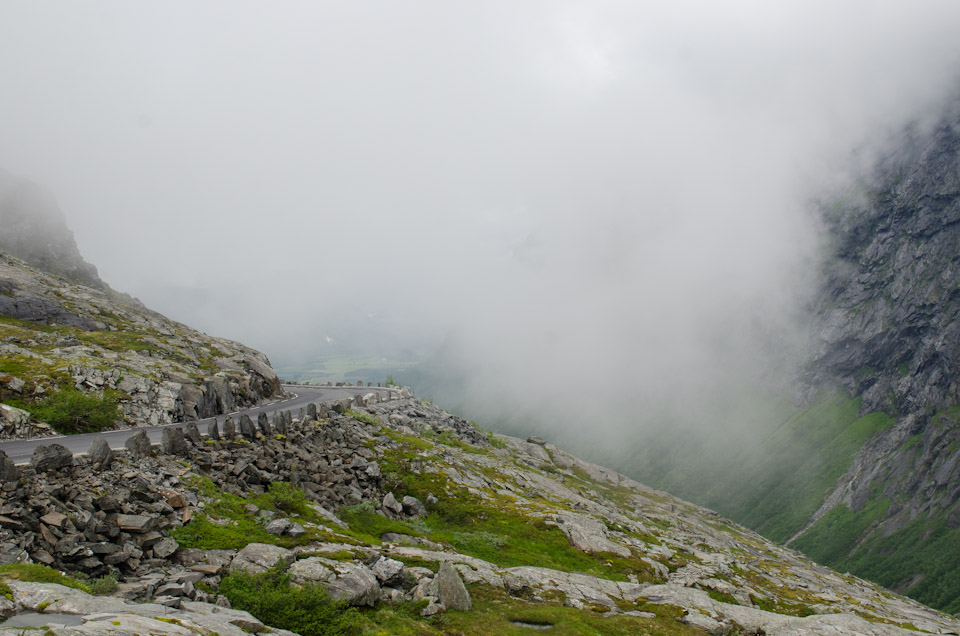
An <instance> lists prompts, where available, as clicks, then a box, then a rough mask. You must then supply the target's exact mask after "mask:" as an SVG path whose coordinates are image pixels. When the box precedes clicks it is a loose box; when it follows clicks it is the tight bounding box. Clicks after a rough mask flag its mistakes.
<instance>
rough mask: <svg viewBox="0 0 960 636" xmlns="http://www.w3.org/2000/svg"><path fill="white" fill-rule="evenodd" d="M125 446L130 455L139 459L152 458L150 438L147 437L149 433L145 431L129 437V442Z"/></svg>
mask: <svg viewBox="0 0 960 636" xmlns="http://www.w3.org/2000/svg"><path fill="white" fill-rule="evenodd" d="M123 445H124V447H126V449H127V451H128V452H129V453H130V455H132V456H133V457H135V458H137V459H139V458H141V457H149V456H150V438H149V437H148V436H147V432H146V431H145V430H143V429H141V430H139V431H137V432H136V433H134V434H133V435H131V436H130V437H128V438H127V441H126V442H124V443H123Z"/></svg>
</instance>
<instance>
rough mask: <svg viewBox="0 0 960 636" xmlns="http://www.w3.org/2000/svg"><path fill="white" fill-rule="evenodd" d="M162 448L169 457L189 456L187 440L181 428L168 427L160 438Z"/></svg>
mask: <svg viewBox="0 0 960 636" xmlns="http://www.w3.org/2000/svg"><path fill="white" fill-rule="evenodd" d="M160 448H161V449H163V452H164V453H166V454H167V455H179V456H184V455H186V454H187V440H186V438H185V437H184V436H183V429H182V428H180V427H179V426H167V427H165V428H164V429H163V434H162V435H161V436H160Z"/></svg>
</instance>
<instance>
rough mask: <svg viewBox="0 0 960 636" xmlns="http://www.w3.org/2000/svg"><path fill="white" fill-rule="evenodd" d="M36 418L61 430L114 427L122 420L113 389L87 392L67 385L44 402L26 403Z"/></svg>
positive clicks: (91, 431)
mask: <svg viewBox="0 0 960 636" xmlns="http://www.w3.org/2000/svg"><path fill="white" fill-rule="evenodd" d="M23 408H25V409H26V410H28V411H29V412H30V415H32V416H33V417H34V418H35V419H37V420H40V421H41V422H46V423H47V424H49V425H50V426H52V427H53V428H54V429H55V430H56V431H57V432H58V433H61V434H64V435H70V434H73V433H94V432H97V431H102V430H104V429H109V428H113V426H114V425H115V424H116V423H117V420H119V419H120V409H119V408H118V402H117V398H116V396H115V395H114V394H112V393H111V392H105V393H104V394H103V395H102V396H100V395H87V394H85V393H82V392H81V391H78V390H76V389H74V388H65V389H63V390H61V391H58V392H57V393H53V394H51V395H49V396H48V397H46V398H45V399H43V400H42V401H40V402H35V403H33V404H24V405H23Z"/></svg>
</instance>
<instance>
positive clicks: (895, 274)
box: [794, 104, 960, 611]
mask: <svg viewBox="0 0 960 636" xmlns="http://www.w3.org/2000/svg"><path fill="white" fill-rule="evenodd" d="M827 220H828V223H829V225H830V227H831V235H832V236H833V237H834V239H835V243H834V250H835V258H834V259H833V260H831V261H829V262H828V267H827V275H826V284H825V286H824V289H823V293H822V296H821V298H820V300H819V302H818V305H817V307H816V312H815V315H816V316H817V329H816V330H815V331H816V339H815V343H814V347H813V351H814V357H813V361H812V363H811V364H810V365H809V367H808V373H807V376H806V378H805V381H806V383H807V385H808V386H809V387H811V388H817V387H822V386H825V385H826V386H831V385H832V386H842V387H844V388H845V389H846V390H847V391H849V392H850V393H851V394H853V395H855V396H858V397H859V398H860V399H861V405H860V410H861V413H869V412H873V411H879V412H884V413H887V414H889V415H890V416H892V417H893V418H895V423H894V425H893V426H891V427H889V428H888V429H886V430H884V431H883V432H881V433H879V434H878V435H876V436H874V437H873V438H871V439H870V440H869V441H868V442H867V443H866V444H865V445H864V446H863V448H862V449H861V451H860V452H859V454H858V455H857V457H856V458H855V460H854V462H853V464H852V465H851V466H850V468H849V470H848V471H847V472H846V474H845V475H844V476H843V477H842V478H841V479H840V480H839V482H838V483H837V485H836V487H835V488H834V489H833V491H832V492H831V493H830V494H829V495H828V497H827V498H826V500H825V502H824V504H823V505H822V506H821V508H820V509H819V510H818V512H817V513H816V514H815V515H814V517H813V519H812V520H811V521H812V522H815V523H813V524H812V527H808V528H805V529H804V532H802V533H801V534H800V535H799V536H798V537H796V539H795V543H794V545H795V546H796V547H799V548H801V549H803V550H805V551H807V552H808V553H809V554H811V555H814V556H815V557H817V558H819V559H821V560H823V561H825V562H828V563H831V564H834V565H837V566H839V567H846V568H850V569H851V570H852V571H857V572H860V573H863V574H866V575H868V576H873V577H875V578H877V579H878V580H880V581H881V582H883V583H885V584H887V585H890V586H894V587H897V588H898V589H901V590H905V591H908V592H910V593H912V594H915V595H916V596H917V597H918V598H922V599H923V600H925V601H926V602H930V603H934V604H940V605H941V606H945V607H949V608H950V609H951V610H952V611H958V610H960V578H958V577H957V576H956V575H955V574H953V573H952V571H951V567H950V566H948V565H947V563H948V562H949V563H955V562H956V559H957V558H958V557H960V532H958V528H960V504H958V500H960V409H958V408H957V407H958V406H960V395H958V372H960V321H958V315H960V108H958V107H957V105H956V104H955V105H954V106H953V107H952V108H951V110H950V112H949V113H948V115H947V116H946V117H945V118H944V119H943V120H942V121H941V122H940V123H939V125H938V126H937V127H936V128H935V129H934V130H933V132H932V133H930V134H925V135H913V136H910V137H907V138H906V139H905V140H904V143H903V144H901V148H900V150H899V151H898V152H896V153H894V154H891V155H890V156H889V157H887V158H886V159H885V160H884V162H883V163H882V164H881V166H880V167H879V169H878V172H877V174H876V176H875V177H874V179H873V180H872V181H870V182H869V185H868V186H866V187H865V188H864V192H861V193H858V196H857V197H856V201H855V202H846V203H840V204H838V205H837V206H836V207H835V208H834V209H832V210H831V211H829V212H828V214H827Z"/></svg>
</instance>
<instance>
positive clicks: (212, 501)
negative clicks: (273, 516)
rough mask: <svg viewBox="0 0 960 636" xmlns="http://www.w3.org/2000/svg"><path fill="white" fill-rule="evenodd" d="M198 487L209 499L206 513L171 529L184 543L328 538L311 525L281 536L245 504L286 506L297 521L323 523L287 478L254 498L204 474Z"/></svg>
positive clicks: (234, 544) (238, 544) (239, 544)
mask: <svg viewBox="0 0 960 636" xmlns="http://www.w3.org/2000/svg"><path fill="white" fill-rule="evenodd" d="M196 487H197V490H198V492H200V493H201V494H202V495H203V496H204V497H205V498H206V499H208V500H209V501H208V502H207V505H206V508H205V512H204V513H203V514H199V515H197V516H196V517H194V518H193V520H192V521H190V523H188V524H186V525H184V526H182V527H180V528H175V529H173V530H172V531H171V533H170V534H171V536H172V537H173V538H174V539H176V540H177V543H179V544H180V546H181V547H184V548H200V549H203V550H239V549H240V548H243V547H245V546H246V545H248V544H250V543H270V544H273V545H278V546H281V547H284V548H291V547H294V546H297V545H306V544H308V543H310V542H312V541H317V540H320V539H323V538H328V537H326V534H325V533H322V532H318V531H317V530H315V529H313V528H307V532H306V534H304V535H303V536H302V537H298V538H296V539H294V538H292V537H278V536H275V535H272V534H270V533H269V532H267V531H266V530H264V528H263V526H262V525H261V524H260V522H259V521H258V520H257V519H256V517H254V515H251V514H250V513H248V512H247V510H246V508H245V506H246V505H247V504H250V503H253V504H254V505H256V506H257V507H258V508H260V509H261V510H274V511H276V510H282V511H283V512H284V513H285V514H287V515H288V516H289V517H290V518H291V519H292V520H294V521H300V522H308V523H319V522H320V521H321V520H320V519H319V518H318V517H317V515H316V513H315V512H314V511H313V510H312V509H311V508H310V507H309V506H308V505H307V503H306V497H305V496H304V495H303V493H302V492H301V493H300V494H299V495H298V494H297V492H298V490H297V489H296V488H295V487H293V486H291V485H290V484H289V483H287V482H275V483H273V484H271V485H270V490H269V491H267V492H266V493H263V494H261V495H258V496H256V497H254V498H252V499H247V498H244V497H240V496H238V495H233V494H230V493H225V492H222V491H220V490H219V489H218V488H217V487H216V486H215V485H214V484H213V482H212V481H210V479H209V478H207V477H203V478H200V480H199V481H198V482H197V484H196ZM215 521H216V522H217V523H215Z"/></svg>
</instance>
